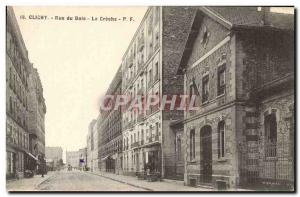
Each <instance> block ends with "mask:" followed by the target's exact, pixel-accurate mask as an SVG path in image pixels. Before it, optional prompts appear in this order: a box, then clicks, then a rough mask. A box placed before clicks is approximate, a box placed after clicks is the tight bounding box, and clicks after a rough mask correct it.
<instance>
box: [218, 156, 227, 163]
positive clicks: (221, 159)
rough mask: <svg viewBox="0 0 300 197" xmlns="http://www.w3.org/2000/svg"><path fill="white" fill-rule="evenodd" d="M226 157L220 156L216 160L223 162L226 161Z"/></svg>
mask: <svg viewBox="0 0 300 197" xmlns="http://www.w3.org/2000/svg"><path fill="white" fill-rule="evenodd" d="M227 160H228V159H227V158H226V157H221V158H218V160H217V161H218V162H225V161H227Z"/></svg>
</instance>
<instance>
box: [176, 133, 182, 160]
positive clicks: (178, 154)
mask: <svg viewBox="0 0 300 197" xmlns="http://www.w3.org/2000/svg"><path fill="white" fill-rule="evenodd" d="M176 152H177V154H176V155H177V161H180V160H181V138H180V136H177V140H176Z"/></svg>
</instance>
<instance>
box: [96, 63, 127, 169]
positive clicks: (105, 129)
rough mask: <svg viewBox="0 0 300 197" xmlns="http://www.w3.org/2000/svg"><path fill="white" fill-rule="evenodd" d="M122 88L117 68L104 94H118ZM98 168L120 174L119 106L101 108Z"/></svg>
mask: <svg viewBox="0 0 300 197" xmlns="http://www.w3.org/2000/svg"><path fill="white" fill-rule="evenodd" d="M121 88H122V71H121V67H120V68H119V69H118V71H117V73H116V75H115V77H114V78H113V80H112V82H111V84H110V86H109V88H108V90H107V92H106V95H120V94H121ZM113 102H114V101H113V100H109V101H107V103H106V105H113ZM99 127H100V132H99V135H100V136H101V140H100V141H99V142H100V152H101V155H100V157H99V159H100V161H99V162H100V168H101V170H102V171H106V172H114V173H117V174H120V173H122V172H123V170H122V162H123V155H122V141H123V140H122V115H121V107H119V108H118V109H116V110H114V109H111V110H108V111H105V110H101V121H100V125H99Z"/></svg>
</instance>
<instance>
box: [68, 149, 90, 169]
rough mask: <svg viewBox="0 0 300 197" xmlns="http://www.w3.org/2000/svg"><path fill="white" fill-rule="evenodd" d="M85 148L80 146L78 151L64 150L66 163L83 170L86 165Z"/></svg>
mask: <svg viewBox="0 0 300 197" xmlns="http://www.w3.org/2000/svg"><path fill="white" fill-rule="evenodd" d="M86 161H87V148H81V149H79V150H78V151H66V164H67V166H68V165H70V166H71V167H72V168H75V169H78V170H83V169H84V168H85V167H86Z"/></svg>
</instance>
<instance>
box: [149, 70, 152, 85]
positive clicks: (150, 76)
mask: <svg viewBox="0 0 300 197" xmlns="http://www.w3.org/2000/svg"><path fill="white" fill-rule="evenodd" d="M151 83H152V69H150V70H149V80H148V84H149V85H148V86H150V85H151Z"/></svg>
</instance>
